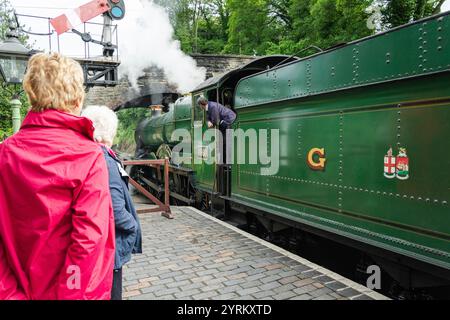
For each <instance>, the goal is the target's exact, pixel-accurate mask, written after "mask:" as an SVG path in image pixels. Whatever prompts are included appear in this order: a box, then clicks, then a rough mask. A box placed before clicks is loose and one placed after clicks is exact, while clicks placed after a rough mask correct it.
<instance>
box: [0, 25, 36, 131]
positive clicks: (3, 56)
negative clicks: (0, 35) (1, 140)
mask: <svg viewBox="0 0 450 320" xmlns="http://www.w3.org/2000/svg"><path fill="white" fill-rule="evenodd" d="M31 54H32V51H31V50H29V49H28V48H26V47H25V46H24V45H23V44H22V43H20V40H19V33H18V30H17V27H16V26H15V25H10V27H9V31H8V32H7V34H6V40H5V41H4V42H3V43H1V44H0V76H1V78H2V79H3V83H2V86H3V87H4V88H5V89H6V90H8V91H9V92H10V93H11V94H12V99H11V101H10V105H11V109H12V122H13V133H16V132H17V131H19V129H20V125H21V117H20V108H21V106H22V103H21V102H20V93H21V91H19V90H17V87H18V86H20V85H21V84H22V81H23V78H24V77H25V72H26V69H27V65H28V59H29V58H30V56H31ZM10 86H11V87H12V88H13V89H12V90H10V89H9V88H8V87H10Z"/></svg>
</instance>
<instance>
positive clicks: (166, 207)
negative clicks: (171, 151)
mask: <svg viewBox="0 0 450 320" xmlns="http://www.w3.org/2000/svg"><path fill="white" fill-rule="evenodd" d="M123 165H124V166H149V167H152V168H156V169H158V172H160V169H161V166H164V203H162V202H161V201H160V200H159V199H158V198H156V197H155V196H154V195H152V194H151V193H150V192H148V191H147V190H146V189H145V188H144V187H142V186H141V185H140V184H139V183H137V182H136V181H135V180H133V179H131V178H130V183H131V184H132V185H133V187H135V188H136V189H137V190H138V191H139V192H140V193H142V195H144V196H145V197H146V198H148V199H150V200H151V201H152V202H153V203H154V204H155V205H157V206H158V207H157V208H153V209H140V210H137V211H138V213H141V214H143V213H154V212H162V216H163V217H166V218H168V219H173V218H174V217H173V215H172V212H171V210H170V189H169V160H168V159H165V160H132V161H124V162H123Z"/></svg>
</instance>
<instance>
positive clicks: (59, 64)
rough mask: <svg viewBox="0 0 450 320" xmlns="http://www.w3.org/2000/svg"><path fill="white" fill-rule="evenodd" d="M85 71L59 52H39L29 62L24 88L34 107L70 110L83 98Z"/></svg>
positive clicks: (42, 109)
mask: <svg viewBox="0 0 450 320" xmlns="http://www.w3.org/2000/svg"><path fill="white" fill-rule="evenodd" d="M83 83H84V74H83V69H82V68H81V66H80V64H79V63H78V62H76V61H75V60H73V59H70V58H67V57H64V56H62V55H60V54H58V53H52V54H46V53H38V54H36V55H34V56H33V57H31V59H30V61H29V62H28V69H27V73H26V74H25V78H24V80H23V88H24V90H25V92H26V93H27V95H28V99H29V101H30V104H31V110H32V111H35V112H41V111H44V110H47V109H56V110H60V111H64V112H69V113H71V112H72V111H74V110H75V109H76V108H77V107H79V106H81V105H82V104H83V101H84V97H85V92H84V87H83Z"/></svg>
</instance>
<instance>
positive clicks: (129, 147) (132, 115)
mask: <svg viewBox="0 0 450 320" xmlns="http://www.w3.org/2000/svg"><path fill="white" fill-rule="evenodd" d="M149 116H150V113H149V111H148V110H147V109H127V110H122V111H119V112H117V117H118V118H119V128H118V130H117V136H116V140H115V146H114V149H115V150H118V151H120V152H122V153H125V154H130V155H132V154H134V152H135V150H136V141H135V138H134V133H135V131H136V128H137V125H138V124H139V123H140V122H141V121H142V120H143V119H144V118H145V117H149Z"/></svg>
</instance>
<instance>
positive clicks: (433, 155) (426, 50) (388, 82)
mask: <svg viewBox="0 0 450 320" xmlns="http://www.w3.org/2000/svg"><path fill="white" fill-rule="evenodd" d="M449 71H450V17H449V15H448V13H445V14H441V15H437V16H433V17H431V18H428V19H425V20H421V21H418V22H415V23H412V24H408V25H405V26H402V27H399V28H396V29H393V30H390V31H388V32H385V33H381V34H378V35H376V36H372V37H369V38H365V39H361V40H358V41H355V42H352V43H349V44H345V45H341V46H338V47H334V48H332V49H330V50H327V51H324V52H319V53H317V54H314V55H311V56H308V57H306V58H302V59H299V58H296V57H286V56H270V57H264V58H260V59H257V60H255V61H253V62H251V63H249V64H247V65H245V66H243V67H241V68H239V69H236V70H234V71H231V72H229V73H226V74H224V75H222V76H219V77H216V78H212V79H209V80H208V81H206V82H205V83H203V84H202V85H200V86H199V87H198V88H197V89H195V90H194V91H193V92H192V94H191V95H190V96H187V97H183V98H181V99H179V100H177V101H176V102H175V104H173V105H172V107H171V108H170V110H169V112H167V113H165V114H163V115H160V116H158V115H155V116H154V117H152V118H149V119H145V120H144V122H143V123H141V124H140V125H139V127H138V129H137V131H136V141H137V143H138V155H139V157H140V158H141V159H143V158H147V159H152V158H157V157H171V158H172V161H173V162H176V163H177V164H178V165H175V164H174V165H173V166H172V167H171V170H170V171H171V173H170V174H171V176H170V179H171V191H172V194H171V197H172V200H173V201H174V203H176V204H182V205H195V206H198V207H200V208H202V209H203V210H208V211H210V212H212V213H213V214H215V215H219V214H222V215H223V216H224V217H225V219H232V220H238V221H241V222H242V223H250V222H253V223H256V224H257V225H258V227H259V228H262V229H264V230H265V232H266V233H268V234H270V235H274V234H277V233H280V232H283V231H284V230H286V229H287V228H288V227H289V230H292V228H294V229H295V230H300V233H308V234H314V235H318V236H320V237H322V238H326V239H329V240H332V241H336V242H338V243H343V244H345V245H348V246H351V247H357V248H359V249H361V250H363V251H364V252H365V253H366V254H367V256H369V257H370V258H371V259H372V262H374V263H376V264H377V265H379V266H381V267H382V269H383V270H384V271H385V272H386V273H387V274H389V276H390V277H392V278H393V279H394V280H395V282H396V284H397V285H399V286H401V287H402V288H404V289H405V290H417V289H418V288H426V287H444V288H445V287H447V288H448V286H449V283H450V152H449V150H447V147H446V146H448V145H449V141H450V140H449V139H450V72H449ZM200 96H204V97H207V98H208V99H209V100H211V101H217V102H219V103H221V104H223V105H226V106H229V107H230V108H232V109H233V110H234V111H235V112H236V114H237V120H236V122H235V124H234V127H233V129H235V132H236V131H238V130H239V132H240V133H243V134H244V136H243V137H242V139H241V143H231V141H230V140H228V141H227V144H225V146H223V147H221V148H222V149H220V148H219V149H218V151H217V152H215V153H214V152H211V153H210V152H208V150H209V149H211V141H203V140H202V139H200V140H201V141H200V142H198V141H197V142H195V141H194V140H195V138H191V139H189V138H188V137H185V138H183V139H182V138H181V135H178V134H174V133H177V132H180V131H179V130H178V129H185V131H188V132H190V133H191V136H192V137H194V136H195V133H194V131H199V130H200V133H201V135H200V137H202V134H203V133H204V132H206V130H207V129H208V128H207V121H206V117H205V112H204V111H203V110H202V109H200V108H199V107H198V106H197V104H196V101H197V99H198V97H200ZM252 132H256V138H255V134H253V133H252ZM261 133H264V134H265V136H261V135H260V134H261ZM233 139H236V136H232V139H231V140H232V141H234V140H233ZM180 142H182V143H183V144H184V146H185V147H186V148H185V149H186V150H188V151H186V150H183V153H182V154H183V159H184V162H182V163H180V162H179V161H178V162H177V161H174V157H175V154H174V149H175V148H177V145H179V143H180ZM250 147H256V149H255V150H256V152H257V154H265V157H258V159H257V160H256V161H248V159H249V158H251V154H250V152H249V149H250ZM262 149H264V150H262ZM205 150H206V151H205ZM261 150H262V151H264V152H261ZM217 154H222V155H223V154H226V155H228V157H227V158H228V159H230V160H231V161H229V163H220V162H217V161H215V160H217ZM275 154H276V155H277V157H274V155H275ZM230 155H234V157H233V156H230ZM239 155H241V156H242V158H247V161H242V162H240V161H238V160H237V158H238V157H239ZM176 157H179V154H177V155H176ZM206 160H212V161H206ZM241 160H242V159H241ZM268 160H272V161H268ZM275 162H277V163H275ZM154 170H155V169H150V168H144V167H134V168H133V177H134V178H135V179H136V180H138V181H139V182H140V183H142V185H145V186H146V187H147V188H148V189H149V190H152V191H153V192H155V193H156V194H157V193H160V192H161V190H163V189H162V188H161V184H162V181H160V180H159V179H158V177H161V174H157V173H156V172H154Z"/></svg>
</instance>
